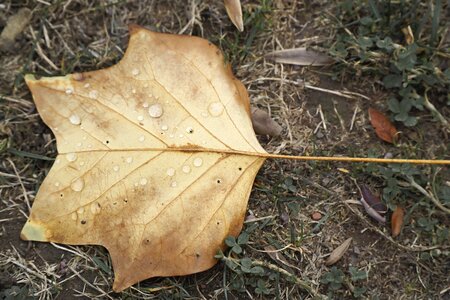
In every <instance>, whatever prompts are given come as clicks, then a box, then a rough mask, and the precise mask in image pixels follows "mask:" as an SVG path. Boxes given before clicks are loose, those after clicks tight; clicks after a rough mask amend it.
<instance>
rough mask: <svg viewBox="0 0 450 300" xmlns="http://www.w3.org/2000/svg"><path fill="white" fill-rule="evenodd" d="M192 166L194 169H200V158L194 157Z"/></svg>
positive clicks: (201, 161) (201, 160)
mask: <svg viewBox="0 0 450 300" xmlns="http://www.w3.org/2000/svg"><path fill="white" fill-rule="evenodd" d="M193 164H194V166H195V167H201V165H202V164H203V159H201V158H200V157H196V158H195V159H194V162H193Z"/></svg>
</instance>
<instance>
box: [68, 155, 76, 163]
mask: <svg viewBox="0 0 450 300" xmlns="http://www.w3.org/2000/svg"><path fill="white" fill-rule="evenodd" d="M66 159H67V160H68V161H70V162H72V161H76V160H77V154H76V153H67V154H66Z"/></svg>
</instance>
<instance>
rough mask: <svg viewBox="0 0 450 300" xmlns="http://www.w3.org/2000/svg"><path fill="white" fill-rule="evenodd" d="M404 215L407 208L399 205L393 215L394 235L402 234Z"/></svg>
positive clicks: (392, 227)
mask: <svg viewBox="0 0 450 300" xmlns="http://www.w3.org/2000/svg"><path fill="white" fill-rule="evenodd" d="M404 216H405V210H404V209H403V208H402V207H401V206H399V205H397V207H396V208H395V211H394V212H393V213H392V217H391V231H392V237H397V236H398V235H399V234H400V232H401V230H402V226H403V218H404Z"/></svg>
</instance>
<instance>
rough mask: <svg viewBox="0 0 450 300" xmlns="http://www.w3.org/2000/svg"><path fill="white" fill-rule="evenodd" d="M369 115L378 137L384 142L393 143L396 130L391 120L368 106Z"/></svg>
mask: <svg viewBox="0 0 450 300" xmlns="http://www.w3.org/2000/svg"><path fill="white" fill-rule="evenodd" d="M369 117H370V123H371V124H372V126H373V128H375V132H376V133H377V135H378V137H379V138H380V139H382V140H383V141H385V142H388V143H391V144H393V143H394V140H395V138H396V137H397V134H398V132H397V129H396V128H395V127H394V125H392V123H391V121H389V119H388V118H387V117H386V116H385V115H383V114H382V113H381V112H379V111H378V110H376V109H373V108H369Z"/></svg>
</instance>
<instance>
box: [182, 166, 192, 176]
mask: <svg viewBox="0 0 450 300" xmlns="http://www.w3.org/2000/svg"><path fill="white" fill-rule="evenodd" d="M182 170H183V172H184V173H186V174H187V173H189V172H190V171H191V167H189V166H186V165H185V166H183V168H182Z"/></svg>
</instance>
